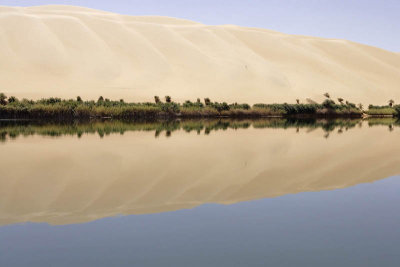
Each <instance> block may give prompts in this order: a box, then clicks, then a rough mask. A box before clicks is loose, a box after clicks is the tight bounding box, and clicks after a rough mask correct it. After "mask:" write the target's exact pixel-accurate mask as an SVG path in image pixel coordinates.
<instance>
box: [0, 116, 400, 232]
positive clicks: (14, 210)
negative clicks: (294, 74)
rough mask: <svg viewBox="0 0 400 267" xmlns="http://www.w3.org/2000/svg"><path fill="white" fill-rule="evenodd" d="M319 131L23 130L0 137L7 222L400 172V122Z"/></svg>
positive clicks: (226, 200) (189, 203) (94, 214)
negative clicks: (59, 133)
mask: <svg viewBox="0 0 400 267" xmlns="http://www.w3.org/2000/svg"><path fill="white" fill-rule="evenodd" d="M310 131H311V129H301V130H300V132H299V133H297V132H296V129H288V130H285V129H246V130H244V129H241V130H233V129H230V130H226V131H218V132H213V133H212V134H210V135H199V136H198V135H197V134H196V133H192V134H189V133H186V132H185V131H184V130H181V131H179V132H174V133H173V135H172V137H171V138H165V137H159V138H154V132H127V133H125V134H124V135H111V136H107V137H105V138H104V139H100V138H99V137H98V136H97V135H84V136H83V137H82V139H78V138H76V137H71V136H66V137H63V138H58V139H53V138H48V137H39V136H36V137H26V138H24V137H20V138H18V139H16V140H13V141H9V142H6V143H3V144H1V150H0V152H1V153H0V225H2V224H12V223H20V222H27V221H31V222H47V223H51V224H69V223H82V222H88V221H93V220H96V219H100V218H104V217H109V216H115V215H119V214H144V213H158V212H166V211H173V210H179V209H189V208H193V207H196V206H199V205H202V204H205V203H221V204H231V203H237V202H240V201H247V200H254V199H261V198H270V197H276V196H282V195H286V194H295V193H300V192H307V191H320V190H334V189H338V188H345V187H349V186H354V185H357V184H360V183H369V182H374V181H376V180H379V179H383V178H386V177H389V176H393V175H396V174H399V173H400V158H399V157H398V156H396V155H399V154H400V147H399V146H398V145H394V144H398V140H399V137H400V132H399V131H397V129H396V130H394V131H393V132H389V130H388V128H387V126H385V127H383V126H382V127H372V128H369V127H368V126H367V125H365V123H364V126H363V128H358V127H357V128H354V129H350V130H348V131H344V133H342V134H339V133H336V132H335V133H332V134H331V136H330V137H329V138H328V139H325V138H324V134H325V133H324V132H323V131H322V130H321V129H317V130H315V131H311V132H310ZM22 154H23V155H24V156H23V157H21V155H22ZM19 166H23V168H20V167H19Z"/></svg>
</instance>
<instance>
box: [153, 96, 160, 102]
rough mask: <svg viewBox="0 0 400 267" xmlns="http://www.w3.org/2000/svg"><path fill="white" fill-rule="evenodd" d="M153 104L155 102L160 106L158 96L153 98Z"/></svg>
mask: <svg viewBox="0 0 400 267" xmlns="http://www.w3.org/2000/svg"><path fill="white" fill-rule="evenodd" d="M154 102H156V104H160V103H161V100H160V97H159V96H154Z"/></svg>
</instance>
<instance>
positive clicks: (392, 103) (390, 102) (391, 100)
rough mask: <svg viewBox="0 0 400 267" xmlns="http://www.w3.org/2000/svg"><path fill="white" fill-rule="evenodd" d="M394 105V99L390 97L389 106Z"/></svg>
mask: <svg viewBox="0 0 400 267" xmlns="http://www.w3.org/2000/svg"><path fill="white" fill-rule="evenodd" d="M393 105H394V100H393V99H390V100H389V106H390V107H393Z"/></svg>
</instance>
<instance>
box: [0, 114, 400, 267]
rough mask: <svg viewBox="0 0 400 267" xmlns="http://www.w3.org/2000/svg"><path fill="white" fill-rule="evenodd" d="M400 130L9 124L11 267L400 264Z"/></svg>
mask: <svg viewBox="0 0 400 267" xmlns="http://www.w3.org/2000/svg"><path fill="white" fill-rule="evenodd" d="M397 125H398V124H397V123H396V122H395V121H393V120H388V119H385V120H379V121H378V120H374V121H347V120H346V121H329V122H328V121H287V120H258V121H226V120H224V121H187V122H163V123H135V124H132V123H122V122H106V123H90V124H73V125H70V124H67V125H65V124H64V125H59V124H47V123H32V122H29V123H26V122H25V123H22V124H21V123H10V122H0V136H2V138H1V140H2V142H0V266H398V265H399V264H400V253H399V247H400V229H399V227H398V226H399V225H400V213H399V212H398V203H400V194H399V192H400V177H399V176H396V174H399V173H400V158H399V157H398V155H400V141H399V140H400V138H399V137H400V128H398V127H397ZM387 177H391V178H387Z"/></svg>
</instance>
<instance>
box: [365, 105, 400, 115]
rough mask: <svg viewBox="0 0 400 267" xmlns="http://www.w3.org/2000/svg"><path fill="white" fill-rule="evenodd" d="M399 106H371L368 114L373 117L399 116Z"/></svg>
mask: <svg viewBox="0 0 400 267" xmlns="http://www.w3.org/2000/svg"><path fill="white" fill-rule="evenodd" d="M396 108H399V106H394V107H391V106H374V105H369V107H368V110H367V112H366V113H367V114H368V115H371V116H398V115H399V114H400V109H399V110H397V109H396Z"/></svg>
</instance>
